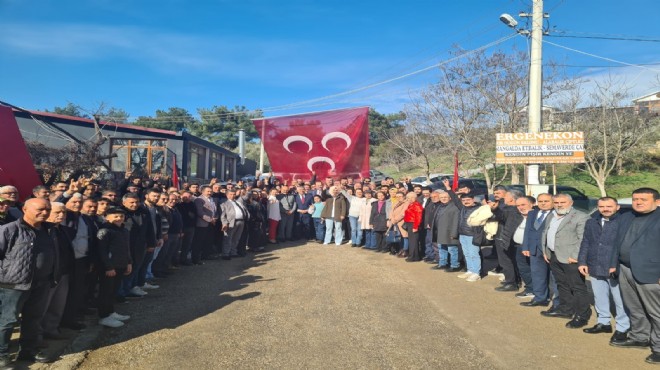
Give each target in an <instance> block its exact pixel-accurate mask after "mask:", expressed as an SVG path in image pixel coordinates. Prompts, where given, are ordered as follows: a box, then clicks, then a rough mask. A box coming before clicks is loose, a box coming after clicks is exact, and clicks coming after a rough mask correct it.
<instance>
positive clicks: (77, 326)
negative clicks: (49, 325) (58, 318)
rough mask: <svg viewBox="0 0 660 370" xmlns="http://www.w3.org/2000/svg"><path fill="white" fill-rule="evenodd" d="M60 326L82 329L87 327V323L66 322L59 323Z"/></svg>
mask: <svg viewBox="0 0 660 370" xmlns="http://www.w3.org/2000/svg"><path fill="white" fill-rule="evenodd" d="M60 327H62V328H67V329H71V330H83V329H85V328H86V327H87V325H85V324H83V323H80V322H75V321H74V322H67V323H61V324H60Z"/></svg>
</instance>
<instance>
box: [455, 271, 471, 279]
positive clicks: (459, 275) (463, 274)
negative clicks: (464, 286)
mask: <svg viewBox="0 0 660 370" xmlns="http://www.w3.org/2000/svg"><path fill="white" fill-rule="evenodd" d="M470 275H472V273H471V272H469V271H468V272H464V273H462V274H458V275H456V277H457V278H459V279H467V278H469V277H470Z"/></svg>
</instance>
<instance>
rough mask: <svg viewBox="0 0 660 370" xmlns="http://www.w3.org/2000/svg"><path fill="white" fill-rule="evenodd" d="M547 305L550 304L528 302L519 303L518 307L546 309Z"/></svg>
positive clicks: (547, 302)
mask: <svg viewBox="0 0 660 370" xmlns="http://www.w3.org/2000/svg"><path fill="white" fill-rule="evenodd" d="M549 304H550V302H549V301H535V300H531V301H529V302H520V305H521V306H525V307H538V306H543V307H547V306H548V305H549Z"/></svg>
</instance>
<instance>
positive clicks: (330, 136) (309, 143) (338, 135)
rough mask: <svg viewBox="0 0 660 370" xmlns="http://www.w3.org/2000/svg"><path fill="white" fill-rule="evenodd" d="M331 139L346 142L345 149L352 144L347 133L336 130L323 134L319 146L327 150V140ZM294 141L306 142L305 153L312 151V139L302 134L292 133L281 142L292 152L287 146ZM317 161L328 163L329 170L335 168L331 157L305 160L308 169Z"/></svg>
mask: <svg viewBox="0 0 660 370" xmlns="http://www.w3.org/2000/svg"><path fill="white" fill-rule="evenodd" d="M332 139H341V140H344V142H345V143H346V149H348V148H349V147H350V146H351V144H352V142H351V138H350V136H348V135H347V134H345V133H343V132H338V131H335V132H329V133H327V134H325V136H323V139H322V140H321V146H323V148H324V149H325V150H327V151H328V152H329V151H330V150H329V149H328V141H330V140H332ZM296 141H300V142H303V143H305V144H307V153H309V152H311V151H312V147H313V143H312V140H310V139H309V138H308V137H306V136H302V135H292V136H289V137H287V138H286V139H284V142H282V146H283V147H284V149H285V150H286V151H287V152H289V153H292V154H293V152H292V151H291V149H289V146H290V145H291V144H292V143H295V142H296ZM319 162H324V163H327V164H329V165H330V168H331V170H334V169H335V162H334V161H333V160H332V159H331V158H328V157H322V156H321V157H313V158H311V159H310V160H309V161H307V168H309V170H310V171H312V166H314V165H315V164H316V163H319Z"/></svg>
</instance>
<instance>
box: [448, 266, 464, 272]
mask: <svg viewBox="0 0 660 370" xmlns="http://www.w3.org/2000/svg"><path fill="white" fill-rule="evenodd" d="M445 272H461V268H460V267H449V268H448V269H447V270H446V271H445Z"/></svg>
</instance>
